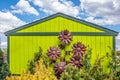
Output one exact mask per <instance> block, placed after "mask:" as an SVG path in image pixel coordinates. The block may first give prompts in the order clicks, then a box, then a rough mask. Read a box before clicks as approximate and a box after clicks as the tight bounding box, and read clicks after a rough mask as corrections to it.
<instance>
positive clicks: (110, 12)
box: [0, 0, 120, 50]
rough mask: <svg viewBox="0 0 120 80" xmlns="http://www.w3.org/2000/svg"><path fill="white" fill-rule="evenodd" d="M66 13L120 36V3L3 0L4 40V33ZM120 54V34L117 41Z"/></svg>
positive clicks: (3, 40)
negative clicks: (35, 21)
mask: <svg viewBox="0 0 120 80" xmlns="http://www.w3.org/2000/svg"><path fill="white" fill-rule="evenodd" d="M57 12H62V13H65V14H68V15H71V16H74V17H77V18H80V19H83V20H86V21H89V22H93V23H95V24H99V25H101V26H103V27H106V28H109V29H111V30H115V31H117V32H120V0H4V1H3V0H0V38H1V45H2V47H6V44H7V39H6V37H5V36H4V34H3V33H4V32H5V31H8V30H11V29H14V28H16V27H19V26H21V25H24V24H26V23H30V22H32V21H34V20H36V19H40V18H43V17H45V16H49V15H51V14H54V13H57ZM116 42H117V45H116V49H119V50H120V34H119V35H118V36H117V37H116Z"/></svg>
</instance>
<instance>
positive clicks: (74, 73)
mask: <svg viewBox="0 0 120 80" xmlns="http://www.w3.org/2000/svg"><path fill="white" fill-rule="evenodd" d="M80 78H81V74H80V70H79V69H78V68H77V67H74V66H72V65H70V64H69V65H67V66H66V69H65V70H64V72H63V73H62V74H61V78H60V80H80Z"/></svg>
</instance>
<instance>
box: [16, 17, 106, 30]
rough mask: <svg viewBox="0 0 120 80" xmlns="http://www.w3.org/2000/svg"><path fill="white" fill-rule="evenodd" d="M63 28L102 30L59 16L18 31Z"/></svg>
mask: <svg viewBox="0 0 120 80" xmlns="http://www.w3.org/2000/svg"><path fill="white" fill-rule="evenodd" d="M65 29H69V31H71V32H104V31H103V30H100V29H97V28H94V27H91V26H88V25H85V24H82V23H78V22H76V21H73V20H70V19H67V18H64V17H61V16H58V17H55V18H52V19H50V20H46V21H44V22H41V23H38V24H35V25H33V26H30V27H27V28H25V29H22V30H19V31H18V32H60V31H61V30H65Z"/></svg>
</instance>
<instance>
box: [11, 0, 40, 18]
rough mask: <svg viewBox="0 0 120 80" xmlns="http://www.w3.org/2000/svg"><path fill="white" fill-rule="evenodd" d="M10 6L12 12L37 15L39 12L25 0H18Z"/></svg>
mask: <svg viewBox="0 0 120 80" xmlns="http://www.w3.org/2000/svg"><path fill="white" fill-rule="evenodd" d="M11 8H12V9H13V10H12V12H13V13H19V14H24V13H27V14H34V15H36V16H38V15H39V12H38V11H37V10H36V9H35V8H34V7H32V6H31V5H30V3H29V2H28V1H27V0H19V2H18V3H17V4H16V5H15V6H11Z"/></svg>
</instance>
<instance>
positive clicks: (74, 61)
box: [70, 58, 82, 69]
mask: <svg viewBox="0 0 120 80" xmlns="http://www.w3.org/2000/svg"><path fill="white" fill-rule="evenodd" d="M70 64H72V65H73V66H76V67H78V69H80V68H81V66H82V64H81V62H80V60H76V59H75V58H71V61H70Z"/></svg>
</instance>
